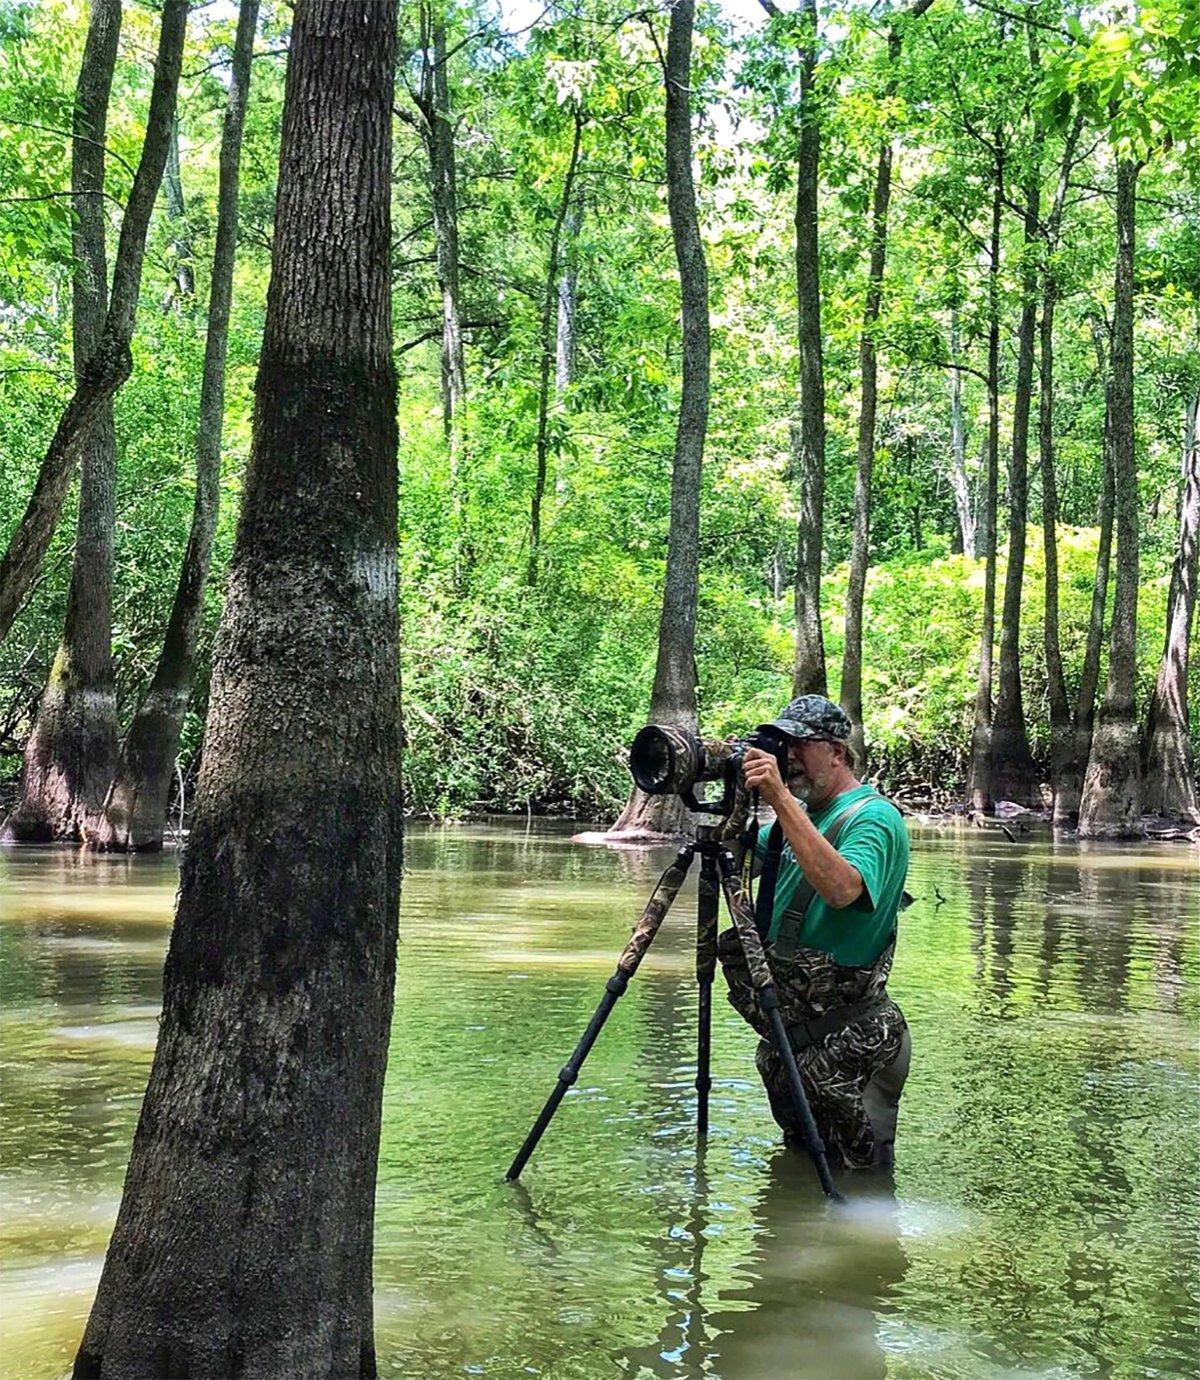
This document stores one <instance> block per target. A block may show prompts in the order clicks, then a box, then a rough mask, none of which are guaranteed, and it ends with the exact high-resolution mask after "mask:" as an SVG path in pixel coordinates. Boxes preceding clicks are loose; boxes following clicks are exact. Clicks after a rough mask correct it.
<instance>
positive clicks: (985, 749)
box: [970, 144, 1004, 814]
mask: <svg viewBox="0 0 1200 1380" xmlns="http://www.w3.org/2000/svg"><path fill="white" fill-rule="evenodd" d="M997 149H999V144H997ZM1003 207H1004V157H1003V155H1002V154H1001V153H1000V152H997V154H996V185H995V188H994V189H993V193H992V233H991V242H990V246H989V252H988V358H987V393H988V428H987V458H986V461H985V463H984V481H983V512H982V514H981V526H982V528H983V550H984V559H985V562H986V564H985V569H984V582H983V626H982V629H981V631H980V637H979V690H978V693H977V694H976V696H975V726H974V729H973V731H972V733H971V788H970V799H971V809H972V810H974V811H975V812H976V813H977V814H988V813H989V812H990V811H991V809H992V802H993V799H994V797H993V795H992V782H991V772H990V767H991V741H992V651H993V643H994V641H995V633H996V490H997V488H998V480H999V467H1000V222H1001V213H1002V211H1003Z"/></svg>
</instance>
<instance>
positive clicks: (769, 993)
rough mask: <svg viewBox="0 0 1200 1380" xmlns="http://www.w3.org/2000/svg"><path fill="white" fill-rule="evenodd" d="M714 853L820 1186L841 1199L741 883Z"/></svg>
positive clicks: (725, 855) (728, 860)
mask: <svg viewBox="0 0 1200 1380" xmlns="http://www.w3.org/2000/svg"><path fill="white" fill-rule="evenodd" d="M717 856H718V863H719V867H720V875H721V885H722V887H723V888H724V891H725V900H726V902H727V903H728V905H729V913H730V915H731V916H732V917H733V925H734V928H735V929H736V930H737V935H738V939H739V940H740V941H741V945H742V952H743V953H744V954H745V956H746V967H747V968H748V969H749V971H750V981H751V982H752V983H753V984H754V987H755V991H756V993H757V995H758V1004H759V1006H760V1007H761V1008H762V1010H763V1012H764V1013H765V1014H766V1017H767V1022H768V1024H769V1025H770V1027H771V1037H772V1039H773V1040H774V1042H775V1048H776V1049H777V1050H778V1051H779V1057H780V1059H782V1060H783V1067H784V1071H785V1073H786V1074H787V1080H788V1087H789V1089H790V1090H791V1094H792V1101H793V1103H794V1104H795V1107H796V1114H797V1115H798V1116H799V1118H800V1129H801V1131H802V1132H803V1135H804V1144H805V1147H806V1148H807V1150H808V1153H809V1155H810V1156H811V1157H812V1162H813V1164H814V1165H815V1166H816V1170H817V1178H819V1179H820V1181H821V1188H822V1189H823V1190H824V1192H825V1195H826V1197H828V1198H837V1199H839V1200H840V1198H841V1194H840V1193H839V1192H838V1191H837V1189H836V1188H835V1187H834V1185H833V1175H832V1174H831V1173H830V1172H829V1161H828V1160H827V1159H826V1157H825V1145H824V1142H823V1141H822V1140H821V1133H820V1131H819V1130H818V1129H817V1123H816V1120H815V1119H814V1117H813V1114H812V1108H811V1107H810V1106H809V1104H808V1095H807V1094H806V1093H805V1091H804V1084H803V1082H802V1081H801V1078H800V1069H799V1068H798V1067H797V1064H796V1054H795V1051H794V1050H793V1049H792V1042H791V1040H790V1039H789V1038H788V1033H787V1027H786V1026H785V1025H784V1023H783V1015H782V1013H781V1012H780V1010H779V994H778V992H776V990H775V980H774V978H773V977H772V976H771V968H770V965H769V964H768V963H767V956H766V954H765V953H764V952H763V944H762V938H761V937H760V935H759V933H758V929H757V927H756V926H755V924H754V916H753V915H752V914H751V913H750V907H749V906H748V905H747V904H746V898H745V896H744V895H743V893H742V883H741V879H740V878H739V877H738V875H737V866H736V864H735V863H734V861H733V854H732V853H731V852H730V851H729V850H728V849H727V848H722V849H721V850H720V852H719V854H718V855H717Z"/></svg>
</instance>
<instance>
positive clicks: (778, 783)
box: [742, 748, 788, 810]
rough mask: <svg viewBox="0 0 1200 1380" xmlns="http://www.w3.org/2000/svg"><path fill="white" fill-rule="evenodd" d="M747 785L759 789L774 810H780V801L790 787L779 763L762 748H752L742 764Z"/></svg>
mask: <svg viewBox="0 0 1200 1380" xmlns="http://www.w3.org/2000/svg"><path fill="white" fill-rule="evenodd" d="M742 772H743V775H744V776H745V778H746V785H747V786H749V788H750V789H751V790H752V791H757V792H758V794H759V796H760V798H761V799H762V800H763V801H764V802H765V803H766V804H768V805H770V806H771V808H772V809H773V810H778V808H779V805H780V802H781V801H782V800H783V799H784V798H785V797H786V796H787V794H788V789H787V787H786V786H785V785H784V782H783V777H781V776H780V774H779V763H778V762H777V761H776V760H775V758H774V757H772V756H771V754H770V753H769V752H763V751H762V749H761V748H750V749H749V751H748V752H747V753H746V760H745V763H744V764H743V766H742Z"/></svg>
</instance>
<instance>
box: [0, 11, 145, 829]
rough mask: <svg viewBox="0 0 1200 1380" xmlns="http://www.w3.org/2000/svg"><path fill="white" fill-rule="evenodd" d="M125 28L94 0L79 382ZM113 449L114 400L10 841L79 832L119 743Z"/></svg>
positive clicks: (100, 427) (103, 283)
mask: <svg viewBox="0 0 1200 1380" xmlns="http://www.w3.org/2000/svg"><path fill="white" fill-rule="evenodd" d="M120 29H121V6H120V0H93V4H92V10H91V16H90V18H89V21H88V34H87V39H86V41H85V44H84V52H83V62H82V64H81V66H80V69H79V81H78V83H77V85H76V88H75V112H74V119H73V122H72V123H73V130H72V133H73V140H72V145H71V185H72V187H73V188H74V189H75V190H76V191H77V192H82V193H85V195H82V196H79V197H77V198H76V199H75V210H74V222H73V227H72V236H71V238H72V244H71V248H72V252H73V255H74V260H75V266H74V273H73V276H72V282H71V315H72V323H71V324H72V350H73V353H74V364H75V377H76V380H79V379H80V378H81V377H82V375H83V370H84V367H85V365H86V363H87V360H88V358H89V356H90V355H91V353H92V351H93V350H94V349H95V348H96V342H97V340H98V339H99V337H100V332H101V330H102V329H103V327H104V315H105V311H106V310H107V304H108V266H107V260H106V255H105V245H104V206H103V201H102V199H101V197H100V196H99V195H93V194H92V193H98V192H100V191H102V190H103V188H104V147H105V131H106V128H107V117H108V100H109V94H110V92H111V89H112V79H113V70H114V67H115V65H116V57H117V43H118V40H119V37H120ZM116 469H117V447H116V436H115V434H114V431H113V414H112V406H111V403H110V404H106V405H105V406H104V407H103V408H102V409H101V410H100V414H99V416H98V418H97V420H96V424H95V425H94V427H93V428H92V431H91V433H90V435H89V436H88V438H87V440H86V442H85V444H84V446H83V459H82V465H81V478H80V489H79V517H78V521H77V525H76V534H75V554H74V560H73V564H72V568H71V584H70V589H69V591H68V594H67V614H66V621H65V623H64V625H63V633H62V638H61V640H60V642H59V645H58V652H57V654H56V655H55V658H54V663H53V665H52V666H51V668H50V676H49V679H48V681H47V683H46V688H45V690H44V691H43V693H42V698H41V701H40V702H39V705H38V712H37V717H36V719H35V720H34V724H33V729H32V731H31V732H30V735H29V740H28V742H27V743H26V744H25V752H24V760H23V762H22V769H21V793H20V796H19V798H18V802H17V805H16V806H15V808H14V809H13V812H12V814H11V815H10V816H9V817H8V819H7V821H6V822H5V827H4V835H5V837H6V838H10V839H16V840H20V841H24V842H37V843H48V842H51V841H53V840H56V839H75V838H78V837H79V830H80V827H81V824H82V821H83V819H84V818H85V817H86V815H87V813H88V812H89V811H90V810H93V809H95V808H96V806H97V805H98V804H99V803H100V801H102V800H103V799H104V792H105V790H106V789H107V787H108V780H107V778H108V777H109V776H111V773H112V766H113V761H114V759H115V756H116V746H117V703H116V693H115V688H114V684H113V667H112V561H113V528H114V524H115V521H116V506H115V496H116Z"/></svg>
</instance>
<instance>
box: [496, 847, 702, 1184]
mask: <svg viewBox="0 0 1200 1380" xmlns="http://www.w3.org/2000/svg"><path fill="white" fill-rule="evenodd" d="M695 853H696V848H695V845H694V844H688V845H687V847H686V848H681V849H680V850H679V852H678V853H677V854H676V856H675V861H674V862H673V863H672V864H671V866H670V867H668V868H667V870H666V871H665V872H664V873H663V875H662V877H661V878H660V879H659V883H658V885H657V886H656V887H655V888H654V894H653V895H652V896H651V897H650V900H649V901H648V902H647V903H646V909H645V910H644V911H643V912H642V915H641V918H640V919H639V920H638V922H637V924H636V925H635V926H634V927H633V934H632V935H630V938H629V943H628V944H626V945H625V948H624V949H623V950H622V952H621V957H620V958H619V959H618V960H617V971H616V972H615V973H614V974H613V975H612V977H610V978H609V980H608V982H607V983H606V984H605V988H604V996H603V997H602V998H601V1000H600V1005H599V1006H598V1007H597V1008H596V1010H595V1012H594V1013H593V1015H592V1019H591V1020H590V1021H589V1022H588V1024H587V1029H586V1030H585V1031H584V1032H583V1034H582V1035H581V1036H580V1039H579V1043H578V1044H577V1045H576V1046H575V1051H574V1053H573V1054H572V1055H571V1057H570V1058H569V1059H568V1060H567V1062H566V1063H565V1064H564V1065H563V1067H562V1070H561V1071H560V1073H559V1075H558V1082H557V1083H556V1084H555V1086H554V1091H553V1092H552V1093H551V1094H550V1096H549V1097H548V1098H547V1099H546V1105H545V1106H544V1107H543V1108H542V1110H541V1112H540V1114H539V1115H538V1119H537V1120H536V1121H535V1122H534V1123H533V1129H532V1130H531V1131H530V1132H529V1134H528V1135H527V1136H526V1137H525V1143H524V1144H523V1145H522V1146H521V1148H520V1150H518V1151H517V1156H516V1158H515V1159H514V1160H513V1162H512V1164H510V1165H509V1167H508V1173H507V1174H506V1175H505V1176H504V1177H505V1178H506V1179H510V1180H511V1179H516V1178H518V1177H519V1176H520V1173H521V1170H522V1169H524V1168H525V1166H526V1164H527V1163H528V1162H529V1157H530V1155H532V1154H533V1152H534V1150H536V1149H537V1143H538V1141H539V1140H541V1138H542V1135H543V1133H544V1132H545V1130H546V1127H547V1126H549V1125H550V1121H551V1119H552V1118H553V1116H554V1113H555V1112H556V1111H558V1104H559V1103H560V1102H561V1101H562V1100H563V1098H564V1097H565V1096H566V1095H567V1089H568V1088H569V1087H570V1086H571V1085H572V1084H573V1083H574V1082H575V1080H576V1079H577V1078H578V1077H579V1070H580V1068H581V1067H582V1066H583V1061H584V1060H585V1059H586V1058H587V1057H588V1055H589V1054H590V1053H591V1049H592V1046H593V1045H594V1044H595V1043H596V1038H597V1036H598V1035H599V1034H600V1032H601V1030H602V1029H603V1028H604V1022H605V1021H606V1020H608V1017H609V1013H610V1012H611V1011H612V1009H613V1007H614V1006H616V1004H617V1001H618V999H619V998H620V997H621V996H623V995H624V992H625V989H626V988H627V987H628V986H629V979H630V978H631V977H632V976H633V975H634V973H636V972H637V970H638V964H639V963H641V961H642V959H643V958H644V957H645V956H646V950H647V949H649V947H650V945H651V943H652V941H653V939H654V936H655V935H656V934H657V933H658V931H659V927H660V926H661V925H662V922H663V921H664V920H665V919H666V915H667V911H668V910H669V909H670V907H671V902H672V901H674V899H675V897H676V896H677V895H678V894H679V888H680V887H681V886H682V885H683V879H684V878H685V877H686V876H687V872H688V868H689V867H690V866H691V864H692V858H693V857H694V856H695Z"/></svg>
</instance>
